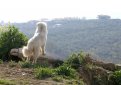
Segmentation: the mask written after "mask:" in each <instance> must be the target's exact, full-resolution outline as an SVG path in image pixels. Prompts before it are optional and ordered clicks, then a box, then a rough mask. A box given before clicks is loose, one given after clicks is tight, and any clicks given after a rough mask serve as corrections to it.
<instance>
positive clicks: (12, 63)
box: [9, 60, 17, 67]
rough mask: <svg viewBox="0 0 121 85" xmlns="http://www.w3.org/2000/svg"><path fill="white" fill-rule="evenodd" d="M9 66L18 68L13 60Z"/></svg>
mask: <svg viewBox="0 0 121 85" xmlns="http://www.w3.org/2000/svg"><path fill="white" fill-rule="evenodd" d="M9 66H10V67H15V66H17V63H16V62H15V61H12V60H11V61H10V62H9Z"/></svg>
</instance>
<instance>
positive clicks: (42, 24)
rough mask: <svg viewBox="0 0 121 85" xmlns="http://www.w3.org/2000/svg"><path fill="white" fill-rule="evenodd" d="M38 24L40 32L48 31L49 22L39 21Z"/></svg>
mask: <svg viewBox="0 0 121 85" xmlns="http://www.w3.org/2000/svg"><path fill="white" fill-rule="evenodd" d="M36 25H37V29H38V31H39V32H46V31H47V24H46V23H45V22H38V23H37V24H36Z"/></svg>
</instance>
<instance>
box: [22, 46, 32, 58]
mask: <svg viewBox="0 0 121 85" xmlns="http://www.w3.org/2000/svg"><path fill="white" fill-rule="evenodd" d="M22 54H23V56H24V57H28V56H30V55H31V54H32V51H31V50H30V49H28V47H27V46H24V47H23V48H22Z"/></svg>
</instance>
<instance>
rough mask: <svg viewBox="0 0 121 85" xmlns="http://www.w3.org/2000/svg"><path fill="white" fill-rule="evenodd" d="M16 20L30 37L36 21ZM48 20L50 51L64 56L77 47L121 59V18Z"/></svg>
mask: <svg viewBox="0 0 121 85" xmlns="http://www.w3.org/2000/svg"><path fill="white" fill-rule="evenodd" d="M36 22H37V21H36V20H33V21H29V22H26V23H13V24H14V25H15V26H17V27H18V28H19V29H20V31H22V32H23V33H25V34H26V35H27V36H28V37H32V35H33V33H34V31H35V23H36ZM45 22H47V24H48V30H49V33H48V41H47V51H48V53H50V54H51V55H54V56H57V57H59V58H61V59H65V58H67V55H68V54H70V53H72V52H76V51H80V50H83V51H86V52H90V53H91V54H92V55H93V56H94V57H95V58H98V59H101V60H104V61H108V62H113V63H121V62H120V61H121V53H120V51H121V37H120V36H121V20H120V19H89V20H86V19H78V18H64V19H54V20H48V21H45Z"/></svg>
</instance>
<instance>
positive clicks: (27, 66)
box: [19, 61, 33, 68]
mask: <svg viewBox="0 0 121 85" xmlns="http://www.w3.org/2000/svg"><path fill="white" fill-rule="evenodd" d="M19 65H20V66H21V67H22V68H32V67H33V65H32V63H30V62H23V61H20V62H19Z"/></svg>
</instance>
